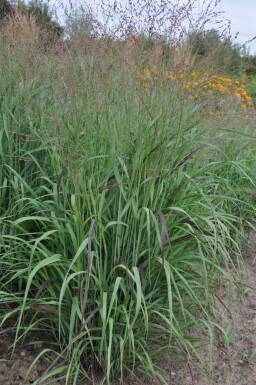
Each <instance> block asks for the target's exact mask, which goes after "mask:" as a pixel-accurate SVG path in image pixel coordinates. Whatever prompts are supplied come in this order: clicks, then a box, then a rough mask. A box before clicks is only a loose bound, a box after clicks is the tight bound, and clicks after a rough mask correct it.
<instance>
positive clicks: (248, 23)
mask: <svg viewBox="0 0 256 385" xmlns="http://www.w3.org/2000/svg"><path fill="white" fill-rule="evenodd" d="M218 8H219V9H220V10H222V11H225V15H226V17H227V18H228V19H229V20H230V21H231V27H232V28H231V30H232V35H235V34H236V33H237V32H239V35H238V37H237V42H238V43H242V44H243V43H245V42H246V41H247V40H249V39H252V38H253V37H254V36H255V35H256V0H222V1H221V3H220V5H219V7H218ZM249 46H250V53H251V54H256V40H255V41H253V42H252V43H250V44H249Z"/></svg>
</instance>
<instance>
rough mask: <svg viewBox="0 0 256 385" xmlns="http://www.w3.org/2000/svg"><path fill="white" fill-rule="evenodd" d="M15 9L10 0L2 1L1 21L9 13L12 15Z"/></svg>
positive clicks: (0, 9)
mask: <svg viewBox="0 0 256 385" xmlns="http://www.w3.org/2000/svg"><path fill="white" fill-rule="evenodd" d="M13 11H14V8H13V6H12V5H11V3H10V1H8V0H1V1H0V22H1V21H3V20H4V18H5V17H6V16H8V15H11V14H12V13H13Z"/></svg>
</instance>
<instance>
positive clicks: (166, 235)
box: [157, 211, 172, 266]
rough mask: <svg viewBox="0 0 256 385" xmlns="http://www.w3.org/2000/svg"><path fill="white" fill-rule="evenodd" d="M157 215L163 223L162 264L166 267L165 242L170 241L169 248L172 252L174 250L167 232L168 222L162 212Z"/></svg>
mask: <svg viewBox="0 0 256 385" xmlns="http://www.w3.org/2000/svg"><path fill="white" fill-rule="evenodd" d="M157 215H158V216H159V219H160V222H161V227H162V247H161V248H162V263H163V266H164V262H165V258H164V245H165V241H166V240H167V241H168V243H169V246H170V250H172V246H171V241H170V237H169V234H168V231H167V226H166V221H165V217H164V214H163V213H162V211H158V212H157Z"/></svg>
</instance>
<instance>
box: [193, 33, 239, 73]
mask: <svg viewBox="0 0 256 385" xmlns="http://www.w3.org/2000/svg"><path fill="white" fill-rule="evenodd" d="M188 43H189V44H190V46H191V47H192V52H193V54H196V55H198V56H199V57H200V56H208V57H211V58H212V60H213V62H214V63H215V64H216V65H217V66H219V68H220V69H222V70H224V71H227V72H228V73H235V74H239V73H240V70H241V68H242V58H241V55H240V47H239V46H237V45H234V44H233V42H232V41H231V39H230V38H229V37H226V36H221V34H220V33H219V31H217V30H215V29H211V30H208V31H196V30H195V31H192V32H191V33H190V34H189V36H188Z"/></svg>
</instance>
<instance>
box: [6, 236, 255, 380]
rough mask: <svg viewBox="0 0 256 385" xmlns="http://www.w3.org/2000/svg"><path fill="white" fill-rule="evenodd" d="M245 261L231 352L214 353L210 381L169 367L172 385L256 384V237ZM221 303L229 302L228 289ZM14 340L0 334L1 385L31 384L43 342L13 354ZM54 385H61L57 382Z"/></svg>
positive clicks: (25, 345) (230, 316)
mask: <svg viewBox="0 0 256 385" xmlns="http://www.w3.org/2000/svg"><path fill="white" fill-rule="evenodd" d="M244 259H245V269H244V272H243V276H242V279H243V282H244V283H245V284H246V285H248V286H247V289H246V290H245V292H246V294H245V295H243V296H242V295H241V293H239V292H237V293H235V295H234V298H233V300H232V308H231V312H230V313H228V312H227V317H228V319H229V322H230V324H231V330H230V346H229V349H227V348H225V346H224V347H223V346H221V347H220V346H218V347H216V349H215V351H214V352H213V370H212V376H211V378H210V377H208V378H206V377H205V375H203V374H202V373H201V372H200V371H196V370H193V375H192V376H191V373H190V370H189V368H188V365H185V364H184V365H176V366H173V365H172V367H169V368H168V365H167V366H166V368H165V371H166V377H167V379H168V382H169V384H170V385H195V384H196V385H212V384H214V385H256V234H254V235H250V237H249V241H248V245H247V246H246V247H245V250H244ZM222 300H223V302H225V301H226V292H225V290H224V291H223V294H222ZM13 338H14V332H13V331H12V330H11V328H10V330H9V331H6V332H5V333H3V334H1V335H0V385H29V384H32V383H34V382H35V381H36V380H38V379H39V378H40V377H41V375H42V373H43V372H44V370H45V369H46V368H47V367H48V365H49V363H47V362H45V361H44V360H41V361H39V362H38V363H37V364H36V365H34V367H33V369H32V371H31V373H30V374H29V376H28V377H27V378H26V372H27V370H28V368H29V367H30V365H31V363H32V362H33V360H34V359H35V357H36V356H37V355H38V354H39V353H40V351H41V350H42V348H43V346H42V345H40V343H39V344H38V345H34V346H31V345H29V344H28V343H26V341H25V342H24V343H23V344H20V345H19V346H18V347H17V349H16V350H15V353H14V354H11V345H12V342H13ZM36 338H38V339H40V335H39V336H38V337H37V336H35V339H36ZM203 354H204V355H205V362H207V360H208V356H207V352H206V351H205V350H204V352H203ZM134 383H135V382H134ZM140 383H141V381H140ZM51 384H52V385H62V383H61V382H57V381H56V382H52V383H51ZM115 384H117V382H115ZM129 384H130V385H132V382H130V381H129ZM82 385H86V384H85V383H83V384H82Z"/></svg>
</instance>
